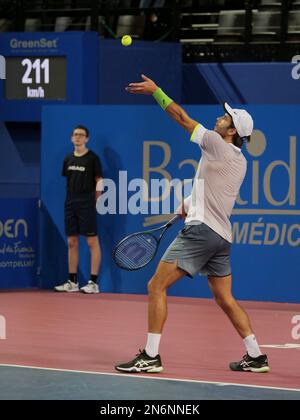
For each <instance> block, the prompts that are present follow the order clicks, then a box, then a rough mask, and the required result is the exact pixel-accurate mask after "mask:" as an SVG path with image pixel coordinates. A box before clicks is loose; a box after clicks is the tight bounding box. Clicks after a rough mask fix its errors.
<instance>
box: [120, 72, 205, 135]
mask: <svg viewBox="0 0 300 420" xmlns="http://www.w3.org/2000/svg"><path fill="white" fill-rule="evenodd" d="M142 79H143V80H144V81H143V82H140V83H130V84H129V86H128V87H127V88H126V90H127V92H129V93H132V94H135V95H152V96H153V97H154V99H155V100H156V101H157V103H158V104H159V105H160V106H161V107H162V108H163V110H165V111H166V112H167V113H168V114H169V115H170V117H171V118H173V120H175V121H176V122H177V123H178V124H180V125H181V127H183V128H184V129H185V130H187V131H188V132H189V133H191V134H192V133H193V131H194V130H195V128H196V126H197V125H199V123H198V122H197V121H195V120H193V119H192V118H190V117H189V115H188V114H187V113H186V112H185V110H184V109H183V108H181V106H179V105H178V104H176V103H175V102H174V101H173V100H172V99H171V98H169V97H168V96H167V95H166V94H165V93H164V92H163V90H162V89H161V88H160V87H159V86H157V85H156V83H155V82H154V81H153V80H151V79H149V78H148V77H146V76H145V75H142Z"/></svg>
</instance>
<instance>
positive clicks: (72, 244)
mask: <svg viewBox="0 0 300 420" xmlns="http://www.w3.org/2000/svg"><path fill="white" fill-rule="evenodd" d="M68 246H69V248H72V249H73V248H78V246H79V240H78V238H77V237H76V236H71V237H69V238H68Z"/></svg>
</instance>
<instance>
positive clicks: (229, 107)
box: [223, 102, 234, 117]
mask: <svg viewBox="0 0 300 420" xmlns="http://www.w3.org/2000/svg"><path fill="white" fill-rule="evenodd" d="M223 108H224V110H225V112H227V114H229V115H230V116H231V117H232V115H233V114H234V112H233V109H232V108H231V106H229V105H228V103H227V102H224V104H223Z"/></svg>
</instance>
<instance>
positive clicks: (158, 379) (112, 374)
mask: <svg viewBox="0 0 300 420" xmlns="http://www.w3.org/2000/svg"><path fill="white" fill-rule="evenodd" d="M0 367H13V368H22V369H34V370H47V371H51V372H65V373H81V374H86V375H102V376H116V377H118V378H131V379H152V380H157V381H173V382H188V383H196V384H208V385H218V386H236V387H243V388H257V389H270V390H275V391H291V392H300V388H299V389H296V388H278V387H274V386H262V385H246V384H239V383H230V382H210V381H197V380H194V379H176V378H161V377H154V376H150V374H149V375H147V376H145V375H141V374H126V373H106V372H92V371H84V370H69V369H56V368H45V367H38V366H22V365H7V364H0ZM151 375H153V374H151ZM154 375H155V374H154ZM253 375H254V374H253ZM257 375H258V373H257ZM261 375H262V374H261Z"/></svg>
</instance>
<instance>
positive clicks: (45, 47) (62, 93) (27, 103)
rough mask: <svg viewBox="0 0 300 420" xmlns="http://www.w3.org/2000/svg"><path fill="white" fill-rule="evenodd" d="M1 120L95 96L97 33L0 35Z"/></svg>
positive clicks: (31, 117) (34, 115) (30, 117)
mask: <svg viewBox="0 0 300 420" xmlns="http://www.w3.org/2000/svg"><path fill="white" fill-rule="evenodd" d="M0 55H1V56H3V57H4V58H5V79H4V80H2V79H1V80H0V121H40V120H41V114H42V107H43V106H44V105H53V104H55V105H58V104H63V105H83V104H96V103H97V101H98V57H99V40H98V34H97V33H96V32H62V33H57V32H35V33H32V32H28V33H20V32H16V33H14V32H7V33H1V34H0Z"/></svg>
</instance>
